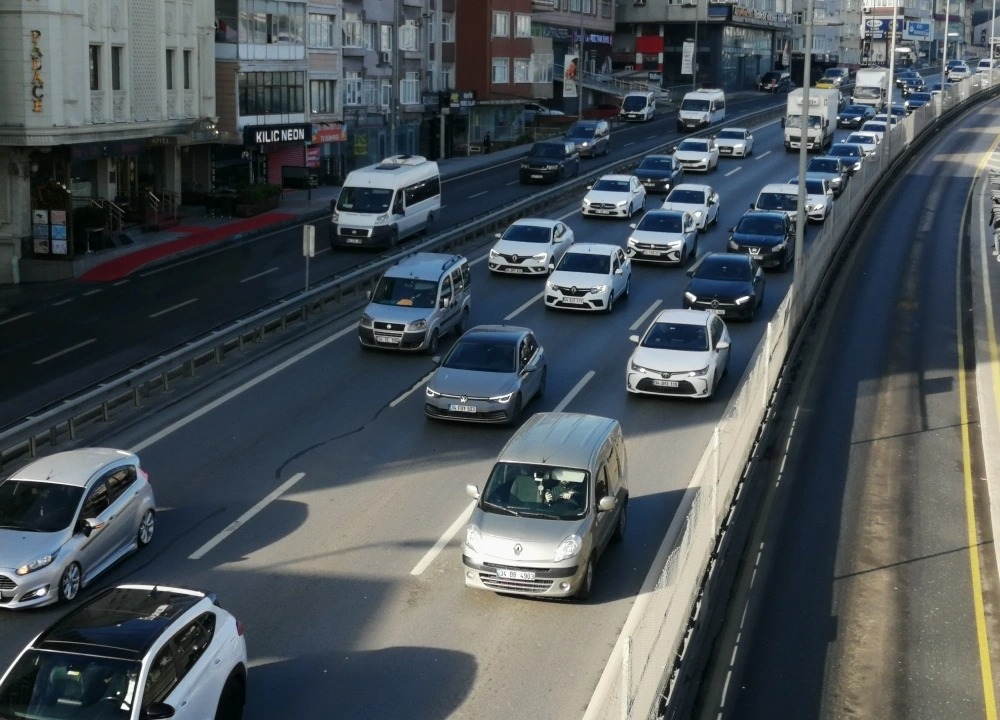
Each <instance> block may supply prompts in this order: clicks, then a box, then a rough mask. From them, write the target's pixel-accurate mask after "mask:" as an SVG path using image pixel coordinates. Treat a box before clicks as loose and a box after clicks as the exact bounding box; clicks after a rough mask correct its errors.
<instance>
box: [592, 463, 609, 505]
mask: <svg viewBox="0 0 1000 720" xmlns="http://www.w3.org/2000/svg"><path fill="white" fill-rule="evenodd" d="M594 491H595V492H594V497H595V498H596V499H597V500H600V499H601V498H602V497H606V496H607V495H608V467H607V464H602V465H601V468H600V469H599V470H598V471H597V485H596V486H595V488H594Z"/></svg>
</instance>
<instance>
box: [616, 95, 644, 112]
mask: <svg viewBox="0 0 1000 720" xmlns="http://www.w3.org/2000/svg"><path fill="white" fill-rule="evenodd" d="M646 104H647V103H646V98H644V97H643V96H642V95H627V96H626V97H625V99H624V100H623V101H622V110H624V111H625V112H639V111H640V110H645V109H646Z"/></svg>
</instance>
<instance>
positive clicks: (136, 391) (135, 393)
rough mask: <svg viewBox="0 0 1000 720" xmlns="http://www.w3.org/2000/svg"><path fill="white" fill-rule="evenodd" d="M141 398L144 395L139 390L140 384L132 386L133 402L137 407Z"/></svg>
mask: <svg viewBox="0 0 1000 720" xmlns="http://www.w3.org/2000/svg"><path fill="white" fill-rule="evenodd" d="M141 399H142V395H141V394H140V392H139V386H138V385H136V386H135V387H134V388H132V404H133V405H134V406H135V407H139V405H140V400H141Z"/></svg>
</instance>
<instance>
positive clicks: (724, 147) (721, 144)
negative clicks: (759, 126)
mask: <svg viewBox="0 0 1000 720" xmlns="http://www.w3.org/2000/svg"><path fill="white" fill-rule="evenodd" d="M715 144H716V145H717V146H718V148H719V155H720V156H726V157H744V158H745V157H746V156H747V155H751V154H752V153H753V133H751V132H750V131H749V130H747V129H746V128H722V129H721V130H719V134H718V135H716V136H715Z"/></svg>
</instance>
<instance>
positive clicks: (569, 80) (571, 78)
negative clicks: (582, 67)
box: [563, 53, 580, 98]
mask: <svg viewBox="0 0 1000 720" xmlns="http://www.w3.org/2000/svg"><path fill="white" fill-rule="evenodd" d="M579 59H580V56H579V55H570V54H568V53H567V55H566V60H565V61H564V62H565V65H564V66H563V68H564V69H563V97H564V98H575V97H577V80H578V78H577V69H576V65H577V60H579Z"/></svg>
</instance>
